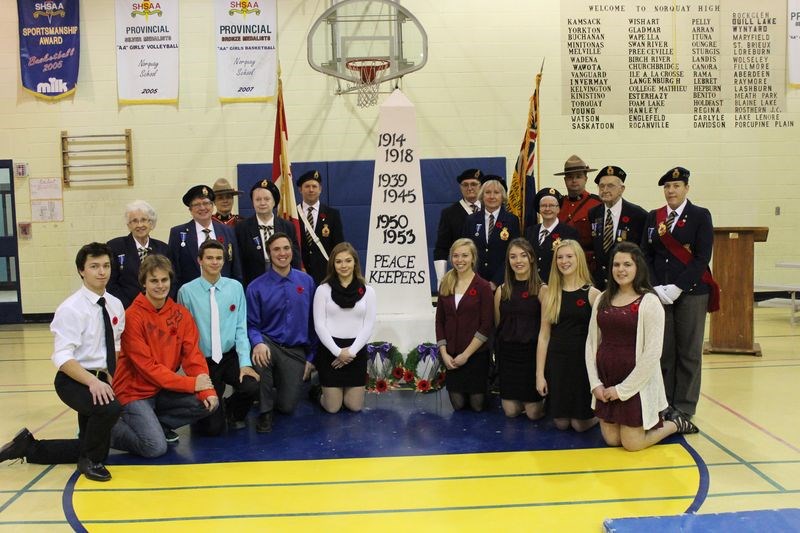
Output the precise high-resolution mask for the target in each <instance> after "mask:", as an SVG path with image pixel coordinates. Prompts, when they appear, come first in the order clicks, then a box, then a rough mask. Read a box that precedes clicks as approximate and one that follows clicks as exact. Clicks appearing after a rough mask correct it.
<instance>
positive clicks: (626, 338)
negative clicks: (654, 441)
mask: <svg viewBox="0 0 800 533" xmlns="http://www.w3.org/2000/svg"><path fill="white" fill-rule="evenodd" d="M641 302H642V297H641V296H640V297H639V298H637V299H636V301H634V302H631V303H630V304H628V305H624V306H621V307H615V306H609V307H607V308H606V309H604V310H602V311H600V312H599V313H598V314H597V326H598V327H599V328H600V339H601V340H600V346H599V347H598V348H597V374H598V376H599V377H600V381H602V382H603V386H604V387H613V386H615V385H618V384H619V383H621V382H622V381H624V380H625V378H626V377H628V374H630V373H631V371H632V370H633V368H634V367H635V366H636V326H637V322H638V320H639V305H640V304H641ZM594 411H595V414H596V415H597V417H598V418H600V419H601V420H604V421H605V422H609V423H614V424H622V425H624V426H631V427H641V426H643V425H644V424H643V423H642V400H641V398H640V397H639V393H638V392H637V393H636V394H634V395H633V396H631V397H630V398H628V399H627V400H625V401H624V402H623V401H622V400H613V401H610V402H605V403H603V402H601V401H599V400H598V401H597V402H596V405H595V410H594Z"/></svg>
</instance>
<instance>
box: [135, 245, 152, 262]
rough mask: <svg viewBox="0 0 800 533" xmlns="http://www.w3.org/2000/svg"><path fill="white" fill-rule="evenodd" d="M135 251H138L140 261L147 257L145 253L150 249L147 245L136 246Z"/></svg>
mask: <svg viewBox="0 0 800 533" xmlns="http://www.w3.org/2000/svg"><path fill="white" fill-rule="evenodd" d="M136 251H137V252H139V261H141V260H142V259H144V258H145V257H147V254H149V253H150V252H151V251H152V250H151V249H150V248H149V247H147V248H138V249H137V250H136Z"/></svg>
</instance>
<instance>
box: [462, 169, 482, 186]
mask: <svg viewBox="0 0 800 533" xmlns="http://www.w3.org/2000/svg"><path fill="white" fill-rule="evenodd" d="M464 180H478V181H480V182H483V173H482V172H481V171H480V170H478V169H477V168H468V169H467V170H465V171H464V172H462V173H461V174H459V175H458V177H457V178H456V181H457V182H459V183H461V182H462V181H464Z"/></svg>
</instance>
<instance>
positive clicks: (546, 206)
mask: <svg viewBox="0 0 800 533" xmlns="http://www.w3.org/2000/svg"><path fill="white" fill-rule="evenodd" d="M539 209H558V204H539Z"/></svg>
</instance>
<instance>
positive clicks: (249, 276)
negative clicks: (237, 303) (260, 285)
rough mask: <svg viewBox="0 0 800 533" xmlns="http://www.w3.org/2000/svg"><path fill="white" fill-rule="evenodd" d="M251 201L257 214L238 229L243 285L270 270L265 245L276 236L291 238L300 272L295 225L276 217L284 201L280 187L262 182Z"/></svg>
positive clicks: (296, 266)
mask: <svg viewBox="0 0 800 533" xmlns="http://www.w3.org/2000/svg"><path fill="white" fill-rule="evenodd" d="M250 199H251V200H252V201H253V209H255V211H256V214H255V215H253V216H252V217H250V218H247V219H243V220H241V221H239V223H238V224H237V225H236V242H237V243H238V245H239V258H240V259H241V262H242V276H243V279H242V284H243V285H244V286H245V287H247V285H249V284H250V282H251V281H253V280H254V279H256V278H257V277H258V276H260V275H261V274H263V273H264V272H266V271H267V270H269V269H270V262H269V254H268V253H267V247H266V244H265V243H266V242H267V241H268V240H269V238H270V237H271V236H273V235H274V234H276V233H285V234H286V235H288V236H289V240H290V241H291V242H292V268H296V269H298V270H299V269H300V249H299V248H298V246H297V237H296V235H297V232H296V231H295V228H294V225H293V224H292V223H291V222H289V221H288V220H285V219H283V218H280V217H276V216H275V212H274V209H275V206H276V205H278V204H279V203H280V201H281V193H280V191H278V187H277V186H276V185H275V184H274V183H273V182H272V180H270V179H263V180H259V181H257V182H256V183H255V184H253V187H252V188H251V189H250Z"/></svg>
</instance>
